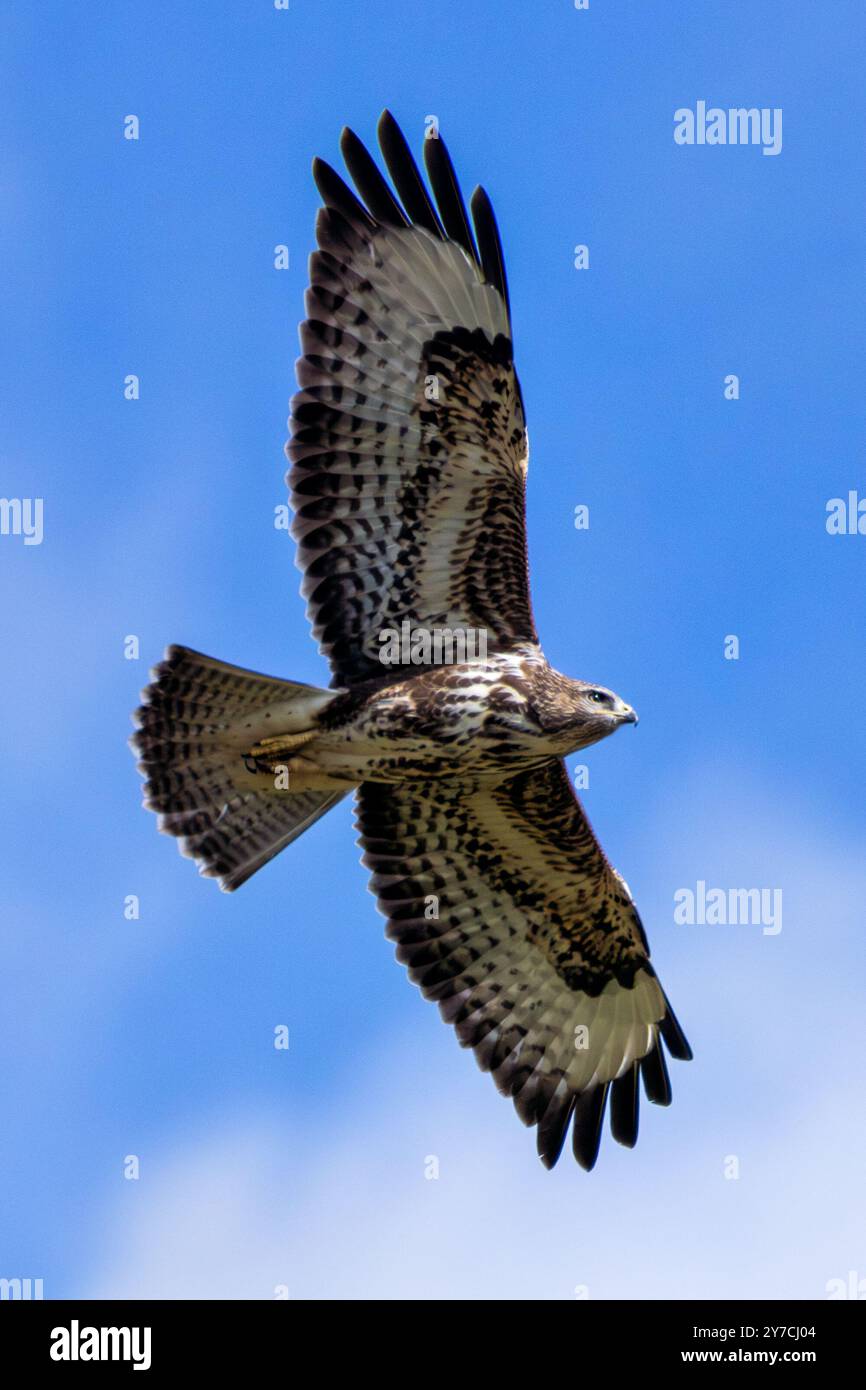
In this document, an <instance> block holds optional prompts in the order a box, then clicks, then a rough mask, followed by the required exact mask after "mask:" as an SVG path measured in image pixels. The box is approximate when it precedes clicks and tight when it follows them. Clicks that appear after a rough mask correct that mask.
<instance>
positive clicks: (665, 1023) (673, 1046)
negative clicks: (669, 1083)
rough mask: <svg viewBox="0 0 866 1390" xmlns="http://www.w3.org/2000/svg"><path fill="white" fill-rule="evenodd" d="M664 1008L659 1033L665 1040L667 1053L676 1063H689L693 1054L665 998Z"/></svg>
mask: <svg viewBox="0 0 866 1390" xmlns="http://www.w3.org/2000/svg"><path fill="white" fill-rule="evenodd" d="M665 1008H666V1012H665V1016H664V1018H663V1019H662V1021H661V1023H660V1024H659V1031H660V1033H661V1035H662V1037H663V1038H664V1040H665V1044H666V1046H667V1049H668V1052H669V1053H670V1054H671V1056H672V1057H676V1059H677V1061H678V1062H690V1061H691V1060H692V1057H693V1056H694V1054H693V1052H692V1049H691V1048H690V1047H689V1044H688V1041H687V1039H686V1035H685V1033H684V1032H683V1030H682V1028H681V1027H680V1025H679V1023H678V1022H677V1016H676V1014H675V1013H674V1011H673V1009H672V1008H671V1006H670V1004H669V1003H668V1001H667V998H666V999H665Z"/></svg>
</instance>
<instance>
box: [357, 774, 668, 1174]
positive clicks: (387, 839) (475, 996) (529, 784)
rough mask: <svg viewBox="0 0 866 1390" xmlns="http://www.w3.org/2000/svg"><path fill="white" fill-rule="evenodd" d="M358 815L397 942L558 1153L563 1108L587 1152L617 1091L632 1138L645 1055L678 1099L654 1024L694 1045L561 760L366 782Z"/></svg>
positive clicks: (655, 1077) (650, 1091)
mask: <svg viewBox="0 0 866 1390" xmlns="http://www.w3.org/2000/svg"><path fill="white" fill-rule="evenodd" d="M358 810H359V814H358V827H359V829H360V832H361V840H360V843H361V845H362V846H363V848H364V850H365V854H364V863H365V864H366V865H367V866H368V867H369V868H370V869H371V870H372V883H371V886H372V888H373V891H374V892H375V893H376V895H377V897H378V902H379V907H380V909H381V911H382V912H383V913H384V914H385V916H386V917H387V918H388V927H387V932H388V935H389V936H390V937H391V938H392V940H394V941H396V942H397V956H398V959H399V960H401V961H403V962H404V963H405V964H406V965H407V966H408V967H409V975H410V978H411V979H412V980H413V981H414V982H415V984H417V985H419V986H420V988H421V990H422V992H423V993H424V994H425V995H426V996H427V998H428V999H434V1000H436V1002H437V1003H438V1004H439V1008H440V1011H441V1013H442V1016H443V1018H444V1019H445V1020H446V1022H449V1023H453V1024H454V1026H455V1028H456V1031H457V1036H458V1039H459V1041H460V1043H461V1044H462V1045H463V1046H464V1047H471V1048H473V1049H474V1052H475V1056H476V1058H477V1060H478V1062H479V1064H480V1066H481V1067H482V1069H483V1070H485V1071H490V1072H492V1074H493V1078H494V1081H495V1082H496V1085H497V1087H498V1088H499V1090H500V1091H501V1092H502V1093H503V1094H504V1095H509V1096H511V1097H512V1098H513V1100H514V1104H515V1107H516V1109H517V1111H518V1114H519V1115H520V1117H521V1119H522V1120H523V1121H524V1123H525V1124H528V1125H537V1126H538V1136H537V1138H538V1152H539V1154H540V1156H541V1158H542V1160H543V1162H544V1163H545V1164H546V1165H547V1166H548V1167H552V1166H553V1164H554V1163H555V1162H556V1160H557V1158H558V1157H559V1154H560V1151H561V1149H562V1145H563V1143H564V1140H565V1135H566V1131H567V1129H568V1124H569V1120H570V1119H571V1117H572V1115H573V1116H574V1125H573V1144H574V1153H575V1157H576V1158H577V1160H578V1162H579V1163H580V1164H581V1165H582V1166H583V1167H585V1168H592V1166H593V1164H594V1163H595V1159H596V1156H597V1153H598V1145H599V1139H600V1135H601V1126H602V1121H603V1118H604V1111H605V1105H606V1101H607V1096H608V1092H610V1094H611V1129H612V1132H613V1135H614V1138H615V1139H617V1140H619V1142H620V1143H623V1144H627V1145H629V1146H631V1145H633V1144H634V1143H635V1141H636V1139H637V1128H638V1071H640V1072H641V1073H642V1075H643V1080H644V1088H645V1090H646V1093H647V1097H648V1099H649V1100H651V1101H654V1102H656V1103H657V1104H660V1105H667V1104H669V1103H670V1083H669V1080H668V1074H667V1068H666V1065H665V1061H664V1055H663V1052H662V1047H661V1040H660V1039H661V1038H663V1039H664V1041H665V1043H666V1044H667V1047H668V1049H669V1051H670V1052H671V1054H672V1055H673V1056H674V1057H680V1058H683V1059H687V1058H689V1057H690V1056H691V1052H690V1050H689V1046H688V1043H687V1042H686V1040H685V1038H684V1036H683V1034H682V1032H681V1030H680V1027H679V1025H678V1023H677V1021H676V1019H675V1018H674V1015H673V1013H672V1012H671V1009H670V1006H669V1005H668V1002H667V999H666V998H665V995H664V992H663V990H662V988H661V986H660V985H659V983H658V981H657V979H656V976H655V972H654V970H653V968H652V966H651V964H650V961H649V949H648V946H647V941H646V937H645V935H644V932H643V928H642V926H641V923H640V918H639V917H638V914H637V911H636V909H635V906H634V903H633V902H632V899H631V894H630V893H629V890H628V888H627V887H626V884H625V883H624V881H623V879H622V878H620V876H619V874H617V872H616V871H615V870H614V869H612V868H611V867H610V865H609V864H608V862H607V860H606V859H605V857H604V854H603V852H602V850H601V848H600V846H599V844H598V841H597V840H596V838H595V836H594V834H593V832H592V829H591V827H590V825H589V822H588V821H587V819H586V816H585V815H584V813H583V811H582V809H581V806H580V803H579V802H578V800H577V798H576V797H575V795H574V792H573V791H572V788H571V784H570V782H569V780H568V775H567V773H566V770H565V767H564V765H563V763H562V762H559V761H556V760H552V761H551V762H550V763H547V764H545V765H544V766H543V767H541V768H540V769H537V770H534V771H531V772H525V773H521V774H520V775H519V776H518V777H515V778H514V779H513V780H512V781H510V782H507V783H502V784H500V785H498V786H496V787H489V786H485V785H482V784H479V785H476V786H475V787H470V786H466V785H463V784H461V783H457V782H451V781H448V782H442V781H437V782H429V783H423V784H417V785H414V784H413V785H410V784H408V783H403V784H401V785H399V786H385V785H376V784H372V783H367V784H366V785H364V786H363V787H361V788H360V790H359V792H358Z"/></svg>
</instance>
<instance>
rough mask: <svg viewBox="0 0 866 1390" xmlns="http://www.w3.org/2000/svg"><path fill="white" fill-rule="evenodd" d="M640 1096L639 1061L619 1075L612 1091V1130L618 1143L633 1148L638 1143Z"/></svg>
mask: <svg viewBox="0 0 866 1390" xmlns="http://www.w3.org/2000/svg"><path fill="white" fill-rule="evenodd" d="M639 1115H640V1098H639V1092H638V1088H637V1062H635V1064H634V1066H632V1067H630V1068H629V1070H628V1071H627V1072H625V1074H624V1075H623V1076H618V1077H617V1079H616V1081H614V1082H613V1084H612V1086H611V1093H610V1132H611V1134H612V1135H613V1137H614V1139H615V1140H616V1142H617V1143H618V1144H625V1146H626V1148H627V1149H633V1148H634V1146H635V1144H636V1143H637V1131H638V1119H639Z"/></svg>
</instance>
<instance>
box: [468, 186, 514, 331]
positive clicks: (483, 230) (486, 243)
mask: <svg viewBox="0 0 866 1390" xmlns="http://www.w3.org/2000/svg"><path fill="white" fill-rule="evenodd" d="M469 206H470V207H471V209H472V220H473V222H474V223H475V236H476V238H477V240H478V250H479V251H480V253H481V268H482V270H483V271H484V278H485V280H486V281H487V283H488V285H492V286H493V288H494V289H495V290H498V291H499V293H500V294H501V295H502V298H503V300H504V301H505V310H506V313H507V315H508V320H509V323H510V322H511V305H510V302H509V298H508V279H507V276H506V274H505V258H504V256H503V254H502V241H501V240H500V236H499V228H498V227H497V225H496V217H495V215H494V212H493V207H492V205H491V202H490V199H489V198H488V196H487V194H486V193H485V191H484V189H483V188H481V187H478V188H476V190H475V192H474V193H473V194H472V197H471V199H470V202H469Z"/></svg>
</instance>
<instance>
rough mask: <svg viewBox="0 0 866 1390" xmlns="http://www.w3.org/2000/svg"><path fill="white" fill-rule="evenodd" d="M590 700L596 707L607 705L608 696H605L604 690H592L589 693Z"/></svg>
mask: <svg viewBox="0 0 866 1390" xmlns="http://www.w3.org/2000/svg"><path fill="white" fill-rule="evenodd" d="M589 698H590V699H591V700H592V703H593V704H594V705H606V704H607V696H606V695H605V693H604V691H603V690H591V691H590V692H589Z"/></svg>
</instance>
